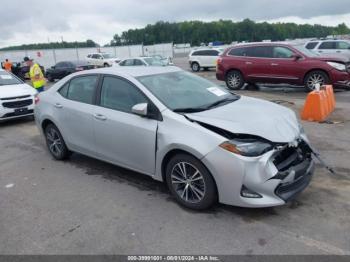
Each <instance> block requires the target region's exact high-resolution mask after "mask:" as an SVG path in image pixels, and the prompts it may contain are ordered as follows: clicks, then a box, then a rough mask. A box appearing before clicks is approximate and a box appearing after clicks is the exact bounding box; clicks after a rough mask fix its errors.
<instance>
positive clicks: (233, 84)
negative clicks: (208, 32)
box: [226, 70, 244, 90]
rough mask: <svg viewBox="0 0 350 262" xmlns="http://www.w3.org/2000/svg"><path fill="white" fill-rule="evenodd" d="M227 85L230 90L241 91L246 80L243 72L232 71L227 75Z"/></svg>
mask: <svg viewBox="0 0 350 262" xmlns="http://www.w3.org/2000/svg"><path fill="white" fill-rule="evenodd" d="M226 85H227V87H228V88H229V89H232V90H239V89H241V88H242V87H243V85H244V79H243V75H242V74H241V72H239V71H238V70H231V71H230V72H228V73H227V75H226Z"/></svg>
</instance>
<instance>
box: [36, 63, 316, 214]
mask: <svg viewBox="0 0 350 262" xmlns="http://www.w3.org/2000/svg"><path fill="white" fill-rule="evenodd" d="M35 119H36V122H37V125H38V128H39V129H40V130H41V131H42V133H43V134H44V136H45V138H46V142H47V146H48V150H49V151H50V153H51V154H52V156H53V157H54V158H56V159H58V160H62V159H66V158H67V157H68V156H69V154H70V152H71V151H74V152H79V153H82V154H85V155H88V156H90V157H94V158H98V159H100V160H104V161H106V162H110V163H112V164H116V165H119V166H122V167H125V168H128V169H131V170H135V171H138V172H141V173H144V174H146V175H149V176H151V177H152V178H154V179H156V180H159V181H164V182H166V183H167V185H168V187H169V189H170V192H171V193H172V194H173V195H174V197H175V199H176V200H177V201H178V202H179V203H180V204H182V205H184V206H186V207H188V208H193V209H205V208H208V207H210V206H211V205H212V204H214V203H215V202H216V201H217V200H218V201H219V202H221V203H224V204H229V205H236V206H243V207H268V206H277V205H283V204H285V203H286V201H289V200H290V199H293V198H294V197H295V196H296V195H297V194H298V193H300V192H301V191H302V190H304V189H305V187H306V186H307V185H308V184H309V182H310V180H311V177H312V174H313V167H314V162H313V160H312V158H311V149H310V148H309V145H308V140H307V137H306V135H305V133H304V131H303V129H302V127H301V126H300V124H299V123H298V120H297V117H296V115H295V114H294V112H293V111H291V110H290V109H288V108H285V107H282V106H280V105H277V104H274V103H271V102H267V101H263V100H259V99H255V98H250V97H244V96H238V95H236V94H233V93H230V92H229V91H228V90H227V89H225V88H222V87H219V86H217V85H215V84H214V83H212V82H210V81H207V80H205V79H203V78H201V77H199V76H196V75H193V74H192V73H189V72H186V71H183V70H181V69H179V68H177V67H172V66H171V67H119V68H105V69H95V70H91V71H83V72H79V73H75V74H72V75H70V76H68V77H67V78H66V79H65V80H62V81H60V82H58V83H56V84H55V85H54V86H53V87H51V88H50V89H49V90H48V91H46V92H43V93H40V94H39V102H38V104H37V105H36V108H35Z"/></svg>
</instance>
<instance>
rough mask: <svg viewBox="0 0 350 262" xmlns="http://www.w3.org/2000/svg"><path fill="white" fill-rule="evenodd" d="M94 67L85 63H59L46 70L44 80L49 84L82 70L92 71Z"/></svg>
mask: <svg viewBox="0 0 350 262" xmlns="http://www.w3.org/2000/svg"><path fill="white" fill-rule="evenodd" d="M95 67H96V66H94V65H90V64H88V63H87V62H86V61H79V60H78V61H61V62H58V63H57V64H56V65H54V66H52V67H51V68H48V69H47V70H46V75H45V76H46V78H47V79H48V80H49V81H50V82H54V81H55V80H56V79H62V78H63V77H65V76H67V75H69V74H72V73H75V72H78V71H83V70H89V69H94V68H95Z"/></svg>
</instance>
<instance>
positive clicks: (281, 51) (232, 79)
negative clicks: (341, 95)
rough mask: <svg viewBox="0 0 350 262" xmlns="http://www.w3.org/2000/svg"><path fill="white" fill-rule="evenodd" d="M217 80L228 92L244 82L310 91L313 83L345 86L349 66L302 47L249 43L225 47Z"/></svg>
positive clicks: (344, 62) (337, 58)
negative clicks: (302, 87)
mask: <svg viewBox="0 0 350 262" xmlns="http://www.w3.org/2000/svg"><path fill="white" fill-rule="evenodd" d="M216 78H217V79H218V80H222V81H226V84H227V87H228V88H230V89H240V88H242V87H243V85H244V83H269V84H279V83H283V84H291V85H298V86H305V88H306V89H307V90H308V91H311V90H314V89H315V86H316V84H320V85H323V84H333V85H339V86H340V85H342V86H347V85H348V84H349V80H350V75H349V63H348V62H347V59H345V58H342V57H321V56H319V55H318V54H315V53H313V52H311V51H310V50H308V49H306V48H304V46H302V45H293V44H287V43H253V44H243V45H236V46H234V47H231V48H228V49H227V50H226V51H225V52H224V53H223V54H222V56H221V57H220V58H219V59H218V66H217V71H216Z"/></svg>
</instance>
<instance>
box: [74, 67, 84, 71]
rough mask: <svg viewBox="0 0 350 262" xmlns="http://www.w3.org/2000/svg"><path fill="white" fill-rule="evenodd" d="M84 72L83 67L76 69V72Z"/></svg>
mask: <svg viewBox="0 0 350 262" xmlns="http://www.w3.org/2000/svg"><path fill="white" fill-rule="evenodd" d="M83 70H84V68H83V67H77V68H75V71H83Z"/></svg>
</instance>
